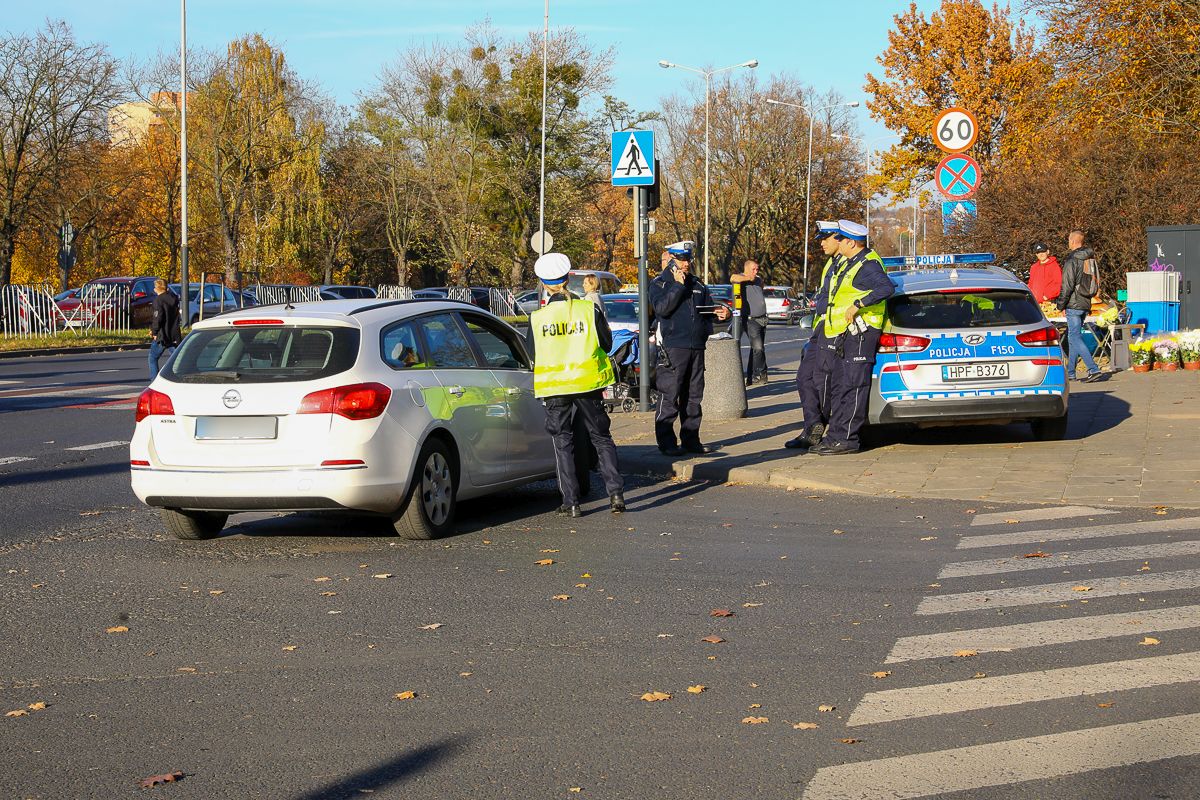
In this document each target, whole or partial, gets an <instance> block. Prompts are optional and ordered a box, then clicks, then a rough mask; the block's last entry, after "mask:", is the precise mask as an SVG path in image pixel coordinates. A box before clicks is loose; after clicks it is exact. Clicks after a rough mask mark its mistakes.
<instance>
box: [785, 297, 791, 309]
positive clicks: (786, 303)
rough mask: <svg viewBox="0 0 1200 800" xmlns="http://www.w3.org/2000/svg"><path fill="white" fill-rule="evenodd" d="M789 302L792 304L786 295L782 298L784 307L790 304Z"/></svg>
mask: <svg viewBox="0 0 1200 800" xmlns="http://www.w3.org/2000/svg"><path fill="white" fill-rule="evenodd" d="M791 304H792V301H791V300H788V299H787V298H786V297H785V298H783V307H784V308H787V307H788V306H790V305H791Z"/></svg>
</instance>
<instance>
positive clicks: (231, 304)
mask: <svg viewBox="0 0 1200 800" xmlns="http://www.w3.org/2000/svg"><path fill="white" fill-rule="evenodd" d="M168 288H170V290H171V291H172V292H174V293H175V295H176V296H178V297H181V296H182V294H181V293H182V290H183V285H182V284H179V283H172V284H171V285H170V286H169V287H168ZM201 288H203V289H204V304H203V306H202V305H201V304H200V290H201ZM254 305H255V304H254V303H249V302H246V297H245V295H244V294H239V293H238V292H235V291H233V290H232V289H230V288H229V287H228V286H224V285H222V284H219V283H205V284H203V285H201V284H199V283H193V284H192V290H191V291H190V292H189V293H188V315H189V316H188V323H187V324H189V325H195V324H196V322H197V321H199V320H201V319H208V318H209V317H215V316H217V315H219V314H225V313H228V312H230V311H236V310H238V309H239V308H252V307H253V306H254Z"/></svg>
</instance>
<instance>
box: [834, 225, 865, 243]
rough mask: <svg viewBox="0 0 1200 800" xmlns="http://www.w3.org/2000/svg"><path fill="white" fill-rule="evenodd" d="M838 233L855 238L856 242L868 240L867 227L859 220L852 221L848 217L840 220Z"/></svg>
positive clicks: (848, 237)
mask: <svg viewBox="0 0 1200 800" xmlns="http://www.w3.org/2000/svg"><path fill="white" fill-rule="evenodd" d="M837 232H838V235H839V236H842V237H844V238H846V239H853V240H854V241H856V242H865V241H866V240H867V229H866V227H865V226H863V225H861V224H860V223H857V222H852V221H850V220H848V219H839V220H838V231H837Z"/></svg>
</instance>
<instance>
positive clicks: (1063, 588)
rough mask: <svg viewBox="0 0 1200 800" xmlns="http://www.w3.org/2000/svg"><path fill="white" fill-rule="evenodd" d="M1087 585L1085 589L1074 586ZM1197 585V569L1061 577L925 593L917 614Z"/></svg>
mask: <svg viewBox="0 0 1200 800" xmlns="http://www.w3.org/2000/svg"><path fill="white" fill-rule="evenodd" d="M1077 586H1087V587H1088V588H1087V589H1086V590H1082V589H1076V588H1075V587H1077ZM1196 588H1200V569H1184V570H1179V571H1177V572H1159V573H1157V574H1155V573H1143V574H1141V575H1130V576H1128V577H1125V578H1094V579H1089V580H1088V581H1086V582H1085V583H1080V582H1079V581H1064V582H1062V583H1046V584H1042V585H1040V586H1021V587H1016V588H1012V589H996V590H994V591H983V592H961V593H959V594H946V595H942V596H941V597H926V598H924V599H923V600H921V602H920V603H919V604H918V605H917V613H918V614H953V613H955V612H957V611H980V610H983V609H988V608H1004V607H1007V606H1030V605H1036V604H1037V603H1061V602H1063V601H1064V600H1079V599H1081V598H1082V599H1085V600H1086V599H1089V598H1092V597H1115V596H1117V595H1122V594H1141V593H1142V592H1166V591H1170V590H1174V589H1196Z"/></svg>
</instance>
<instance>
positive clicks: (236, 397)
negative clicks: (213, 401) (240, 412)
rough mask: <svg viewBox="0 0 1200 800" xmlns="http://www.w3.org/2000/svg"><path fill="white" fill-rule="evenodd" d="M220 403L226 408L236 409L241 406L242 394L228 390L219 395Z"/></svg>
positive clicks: (235, 390)
mask: <svg viewBox="0 0 1200 800" xmlns="http://www.w3.org/2000/svg"><path fill="white" fill-rule="evenodd" d="M221 402H222V403H224V404H225V407H226V408H237V407H238V406H240V405H241V404H242V393H241V392H239V391H238V390H237V389H230V390H229V391H228V392H226V393H225V394H223V395H221Z"/></svg>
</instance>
